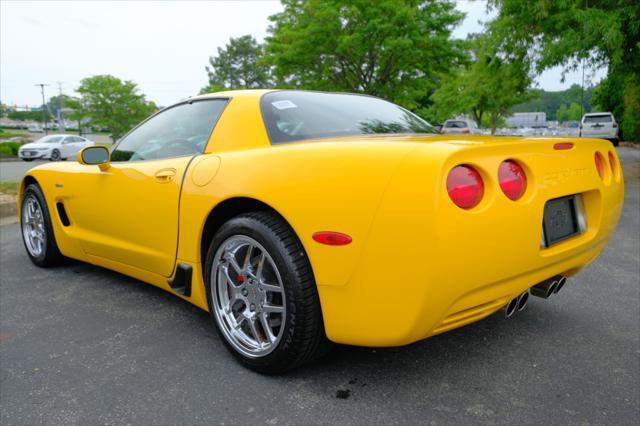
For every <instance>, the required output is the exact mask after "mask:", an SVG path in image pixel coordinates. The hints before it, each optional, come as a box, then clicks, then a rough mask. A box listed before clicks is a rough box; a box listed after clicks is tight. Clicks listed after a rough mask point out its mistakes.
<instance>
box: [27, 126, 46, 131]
mask: <svg viewBox="0 0 640 426" xmlns="http://www.w3.org/2000/svg"><path fill="white" fill-rule="evenodd" d="M27 131H28V132H30V133H43V132H44V129H43V128H42V127H41V126H39V125H37V124H29V125H28V126H27Z"/></svg>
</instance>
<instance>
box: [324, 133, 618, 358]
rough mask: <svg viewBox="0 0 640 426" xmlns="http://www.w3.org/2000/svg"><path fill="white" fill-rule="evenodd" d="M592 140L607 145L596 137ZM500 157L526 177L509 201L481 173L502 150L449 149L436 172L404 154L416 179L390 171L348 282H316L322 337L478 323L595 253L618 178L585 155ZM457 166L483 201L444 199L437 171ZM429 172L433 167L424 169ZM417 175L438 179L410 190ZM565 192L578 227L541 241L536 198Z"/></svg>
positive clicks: (389, 336) (399, 335)
mask: <svg viewBox="0 0 640 426" xmlns="http://www.w3.org/2000/svg"><path fill="white" fill-rule="evenodd" d="M594 143H596V142H595V141H594ZM603 144H604V145H603ZM596 145H597V146H598V149H600V150H602V149H606V148H608V147H607V145H606V142H603V141H597V144H596ZM509 157H510V158H515V159H517V160H519V161H521V163H522V164H524V166H525V168H527V171H528V173H527V175H528V176H529V177H530V178H531V179H530V182H529V189H528V190H527V193H525V195H524V197H523V198H522V199H521V200H518V201H517V202H513V201H511V200H508V199H507V198H506V197H504V196H503V194H502V193H501V192H499V191H500V189H499V187H497V185H496V183H495V182H494V181H493V180H494V178H493V176H492V175H491V173H490V171H491V170H497V166H498V165H499V164H500V162H501V161H503V160H504V159H505V158H504V155H496V156H491V155H489V156H488V157H487V158H484V159H481V160H474V161H470V160H469V159H464V158H456V156H455V155H454V156H451V157H450V158H449V159H448V160H447V161H446V162H445V164H444V166H442V165H441V166H440V167H438V168H437V169H435V168H425V167H424V164H428V163H429V161H430V160H429V159H428V158H420V155H417V154H416V155H415V156H412V159H411V160H410V161H413V162H415V163H416V164H422V167H421V168H420V174H421V176H420V177H418V176H416V174H415V173H416V172H415V170H416V169H414V168H412V167H407V168H406V169H404V170H402V171H401V172H399V173H398V176H395V177H394V179H393V182H391V184H390V186H389V189H388V191H387V194H386V196H385V200H384V202H383V204H382V205H381V207H380V210H379V211H378V213H377V216H376V219H375V222H374V225H373V227H372V230H371V232H370V234H369V236H368V238H367V241H366V244H365V248H364V250H363V253H362V255H361V257H360V259H359V262H358V264H357V266H356V267H355V271H354V273H353V275H352V277H351V279H350V280H349V281H348V283H347V284H345V285H342V286H331V285H322V286H319V287H318V288H319V294H320V300H321V304H322V309H323V315H324V321H325V329H326V332H327V336H328V337H329V339H330V340H332V341H334V342H337V343H345V344H353V345H362V346H397V345H404V344H409V343H412V342H415V341H418V340H421V339H424V338H426V337H429V336H432V335H435V334H438V333H442V332H445V331H448V330H451V329H454V328H457V327H460V326H463V325H466V324H469V323H472V322H474V321H477V320H480V319H482V318H484V317H486V316H488V315H490V314H492V313H493V312H495V311H497V310H499V309H500V308H502V307H503V306H504V305H505V304H506V303H507V302H508V301H509V300H510V299H512V298H513V297H516V296H517V295H519V294H520V293H522V292H523V291H525V290H526V289H528V288H530V287H532V286H533V285H535V284H538V283H540V282H542V281H544V280H546V279H548V278H550V277H552V276H555V275H566V276H572V275H575V274H576V273H577V272H578V271H579V270H580V269H582V268H584V267H585V266H587V265H588V264H589V263H590V262H592V261H593V260H594V259H595V258H597V257H598V255H599V254H600V253H601V252H602V250H603V249H604V248H605V247H606V244H607V242H608V240H609V239H610V237H611V235H612V234H613V232H614V230H615V228H616V225H617V222H618V219H619V216H620V213H621V210H622V202H623V195H624V185H623V181H622V176H621V175H620V174H618V175H617V176H613V174H612V175H611V176H609V178H608V179H605V181H602V180H601V179H600V178H599V177H598V175H597V173H596V172H595V168H594V166H593V154H592V153H590V154H589V156H588V164H581V163H580V161H576V162H575V164H571V162H569V163H568V162H567V158H562V157H560V156H558V158H555V159H554V158H551V157H550V158H544V161H545V163H544V165H542V164H536V162H537V161H540V159H539V158H535V156H530V157H528V158H527V157H526V156H524V155H523V156H518V155H517V153H511V155H509ZM431 161H435V160H431ZM460 163H466V164H473V165H474V167H476V168H477V169H478V170H479V171H480V173H481V174H482V175H483V180H484V181H485V186H486V188H485V191H486V192H485V197H484V199H483V202H482V203H481V204H480V205H478V207H476V208H474V209H472V210H469V211H466V210H462V209H459V208H457V207H456V206H454V205H453V203H451V201H450V200H449V198H448V195H447V194H446V190H444V191H443V190H442V186H441V185H444V182H443V180H442V178H441V176H438V174H439V173H440V170H450V169H451V168H452V167H453V166H454V165H456V164H460ZM585 163H586V160H585ZM528 167H532V168H535V170H537V172H536V173H533V172H532V171H531V169H529V168H528ZM432 169H433V170H437V171H432V172H431V173H434V174H435V175H433V176H429V172H428V170H432ZM418 180H420V181H424V182H430V181H436V182H438V183H437V185H436V187H435V188H428V187H426V186H425V189H424V190H421V191H418V190H417V189H416V185H415V184H413V185H412V184H411V182H416V181H418ZM496 188H497V189H496ZM417 192H420V193H419V194H417ZM571 194H582V198H583V202H584V207H585V213H586V219H587V224H586V225H587V227H586V230H585V231H584V232H583V233H582V234H580V235H577V236H575V237H572V238H569V239H567V240H564V241H561V242H559V243H557V244H555V245H553V246H551V247H549V248H542V247H541V244H540V240H541V233H542V218H543V211H544V205H545V203H546V202H547V201H548V200H550V199H554V198H558V197H562V196H565V195H571ZM409 201H411V202H409ZM314 267H315V266H314Z"/></svg>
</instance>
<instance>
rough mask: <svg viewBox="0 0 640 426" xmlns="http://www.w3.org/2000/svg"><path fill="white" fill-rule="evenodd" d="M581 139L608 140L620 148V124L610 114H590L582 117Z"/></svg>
mask: <svg viewBox="0 0 640 426" xmlns="http://www.w3.org/2000/svg"><path fill="white" fill-rule="evenodd" d="M580 137H582V138H599V139H608V140H609V141H610V142H611V143H612V144H613V146H618V143H619V141H620V140H619V138H618V123H616V119H615V118H614V117H613V114H612V113H610V112H590V113H588V114H585V115H584V117H582V121H581V122H580Z"/></svg>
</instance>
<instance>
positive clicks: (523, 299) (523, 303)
mask: <svg viewBox="0 0 640 426" xmlns="http://www.w3.org/2000/svg"><path fill="white" fill-rule="evenodd" d="M556 288H557V287H556ZM527 303H529V290H527V291H525V292H524V293H522V294H521V295H520V296H518V312H520V311H522V310H523V309H524V308H526V307H527Z"/></svg>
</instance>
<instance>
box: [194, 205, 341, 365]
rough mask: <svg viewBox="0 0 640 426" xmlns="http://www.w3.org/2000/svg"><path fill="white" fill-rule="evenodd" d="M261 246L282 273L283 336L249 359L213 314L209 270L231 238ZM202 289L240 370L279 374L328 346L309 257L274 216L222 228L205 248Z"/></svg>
mask: <svg viewBox="0 0 640 426" xmlns="http://www.w3.org/2000/svg"><path fill="white" fill-rule="evenodd" d="M237 235H242V236H248V237H250V238H252V239H254V240H256V241H257V242H259V243H260V244H261V245H262V246H263V247H264V248H265V249H266V251H267V252H268V253H269V255H270V256H271V257H272V259H273V261H274V263H275V264H276V266H277V268H278V270H279V271H280V274H281V277H282V281H283V287H284V291H285V295H286V307H287V311H286V315H285V324H284V330H283V334H282V337H281V339H280V341H279V342H278V343H277V346H276V347H275V348H274V349H273V350H272V351H271V352H270V353H268V354H267V355H264V356H261V357H248V356H245V355H244V354H242V353H240V352H239V351H237V350H236V349H235V348H234V347H233V346H232V345H231V344H230V343H229V341H228V340H227V337H226V336H225V335H224V333H223V332H222V330H221V328H220V325H219V324H218V321H217V319H216V315H215V314H214V311H213V310H214V303H213V300H212V297H213V296H212V292H211V288H212V284H213V283H212V279H213V277H212V266H213V262H214V257H215V253H216V252H217V250H218V248H219V246H220V245H221V244H222V243H223V242H225V240H227V239H228V238H229V237H232V236H237ZM205 287H206V291H207V300H208V303H209V308H210V309H209V312H210V314H211V319H212V321H213V323H214V325H215V327H216V330H217V331H218V334H219V335H220V338H221V340H222V341H223V343H224V344H225V346H226V347H227V349H228V350H229V352H231V353H232V354H233V355H234V356H235V357H236V358H237V359H238V360H239V361H240V363H242V364H243V365H244V366H246V367H248V368H250V369H251V370H254V371H257V372H259V373H264V374H280V373H283V372H286V371H288V370H291V369H293V368H295V367H298V366H300V365H301V364H303V363H306V362H309V361H312V360H314V359H316V358H318V357H320V356H322V355H324V354H325V353H326V352H327V351H328V350H329V349H330V347H331V343H330V342H329V340H328V339H327V337H326V335H325V331H324V323H323V320H322V311H321V308H320V300H319V298H318V292H317V288H316V283H315V279H314V276H313V271H312V270H311V265H310V263H309V259H308V258H307V255H306V253H305V251H304V248H303V247H302V244H301V243H300V240H299V239H298V237H297V236H296V235H295V233H294V231H293V230H292V229H291V227H290V226H289V225H288V224H287V223H286V222H285V221H284V220H283V219H282V218H281V217H280V216H278V215H277V214H275V213H270V212H254V213H247V214H243V215H240V216H237V217H235V218H233V219H231V220H229V221H228V222H226V223H225V224H223V225H222V226H221V227H220V229H219V230H218V232H217V233H216V234H215V236H214V237H213V239H212V240H211V242H210V244H209V249H208V251H207V258H206V261H205Z"/></svg>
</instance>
